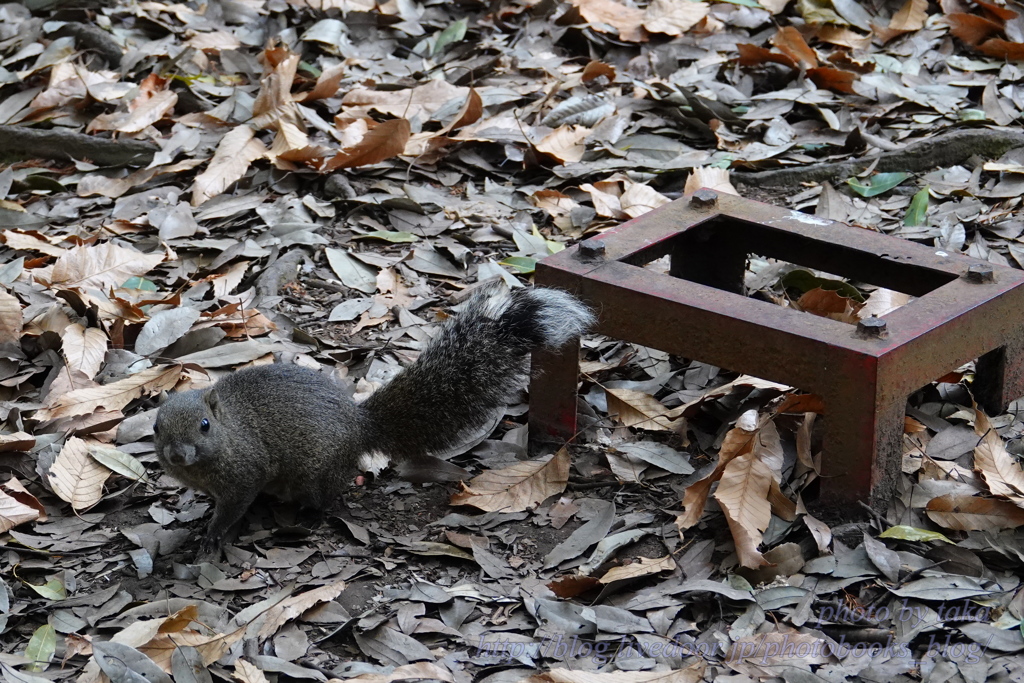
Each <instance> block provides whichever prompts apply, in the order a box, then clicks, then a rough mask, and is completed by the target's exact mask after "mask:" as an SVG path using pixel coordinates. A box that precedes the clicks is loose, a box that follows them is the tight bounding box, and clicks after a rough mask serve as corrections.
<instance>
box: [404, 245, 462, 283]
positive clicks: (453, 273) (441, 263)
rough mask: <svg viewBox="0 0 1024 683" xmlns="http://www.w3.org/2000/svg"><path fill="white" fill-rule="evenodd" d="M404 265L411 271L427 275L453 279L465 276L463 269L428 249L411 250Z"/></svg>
mask: <svg viewBox="0 0 1024 683" xmlns="http://www.w3.org/2000/svg"><path fill="white" fill-rule="evenodd" d="M405 264H406V265H407V266H409V267H410V268H412V269H413V270H417V271H419V272H421V273H427V274H429V275H443V276H444V277H453V278H461V277H463V276H464V275H465V271H464V270H463V269H461V268H459V267H457V266H456V265H455V264H453V263H452V262H451V261H449V260H448V259H446V258H445V257H444V256H441V254H439V253H438V252H436V251H434V250H433V249H430V248H428V247H420V248H417V249H413V250H412V256H411V257H410V258H408V259H406V261H405Z"/></svg>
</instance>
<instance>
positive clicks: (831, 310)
mask: <svg viewBox="0 0 1024 683" xmlns="http://www.w3.org/2000/svg"><path fill="white" fill-rule="evenodd" d="M862 306H863V304H861V303H860V302H858V301H854V300H853V299H849V298H847V297H845V296H842V295H841V294H840V293H839V292H837V291H835V290H834V289H822V288H821V287H818V288H816V289H812V290H810V291H808V292H805V293H804V294H803V295H802V296H801V297H800V298H799V299H797V300H796V301H795V302H794V308H796V309H797V310H799V311H805V312H807V313H813V314H814V315H820V316H821V317H823V318H831V319H832V320H838V321H839V322H843V323H849V324H851V325H853V324H856V322H857V321H858V320H860V317H859V316H858V315H857V312H858V311H859V310H860V309H861V307H862Z"/></svg>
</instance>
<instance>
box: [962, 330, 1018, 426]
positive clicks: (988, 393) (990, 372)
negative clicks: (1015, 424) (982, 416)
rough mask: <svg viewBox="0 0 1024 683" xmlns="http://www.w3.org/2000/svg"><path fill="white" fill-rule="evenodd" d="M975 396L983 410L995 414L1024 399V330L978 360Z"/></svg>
mask: <svg viewBox="0 0 1024 683" xmlns="http://www.w3.org/2000/svg"><path fill="white" fill-rule="evenodd" d="M976 371H977V374H976V375H975V380H974V394H975V398H976V399H977V401H978V403H979V404H980V405H981V407H982V408H983V409H984V410H985V411H986V412H987V413H988V414H989V415H995V414H998V413H1001V412H1003V411H1004V410H1006V407H1007V406H1008V405H1010V402H1011V401H1014V400H1016V399H1018V398H1020V397H1022V396H1024V330H1018V332H1017V333H1016V334H1015V335H1014V336H1013V337H1012V338H1010V339H1008V340H1007V342H1006V344H1004V345H1003V346H1000V347H999V348H997V349H995V350H993V351H989V352H988V353H986V354H985V355H983V356H981V357H980V358H979V359H978V363H977V368H976Z"/></svg>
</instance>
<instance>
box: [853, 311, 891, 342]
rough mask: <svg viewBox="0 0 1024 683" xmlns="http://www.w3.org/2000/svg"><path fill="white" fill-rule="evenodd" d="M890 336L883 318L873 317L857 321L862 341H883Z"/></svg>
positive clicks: (858, 334) (858, 333) (858, 332)
mask: <svg viewBox="0 0 1024 683" xmlns="http://www.w3.org/2000/svg"><path fill="white" fill-rule="evenodd" d="M888 335H889V329H888V326H887V325H886V323H885V321H884V320H882V319H881V318H876V317H875V316H871V317H870V318H865V319H864V320H858V321H857V336H858V337H861V338H862V339H882V338H884V337H887V336H888Z"/></svg>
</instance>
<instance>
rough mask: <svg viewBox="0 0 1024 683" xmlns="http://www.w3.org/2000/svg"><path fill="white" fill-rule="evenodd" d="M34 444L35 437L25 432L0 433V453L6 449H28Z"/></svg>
mask: <svg viewBox="0 0 1024 683" xmlns="http://www.w3.org/2000/svg"><path fill="white" fill-rule="evenodd" d="M35 445H36V437H34V436H32V435H31V434H26V433H25V432H14V433H13V434H0V453H4V452H6V451H29V450H31V449H32V447H33V446H35Z"/></svg>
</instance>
